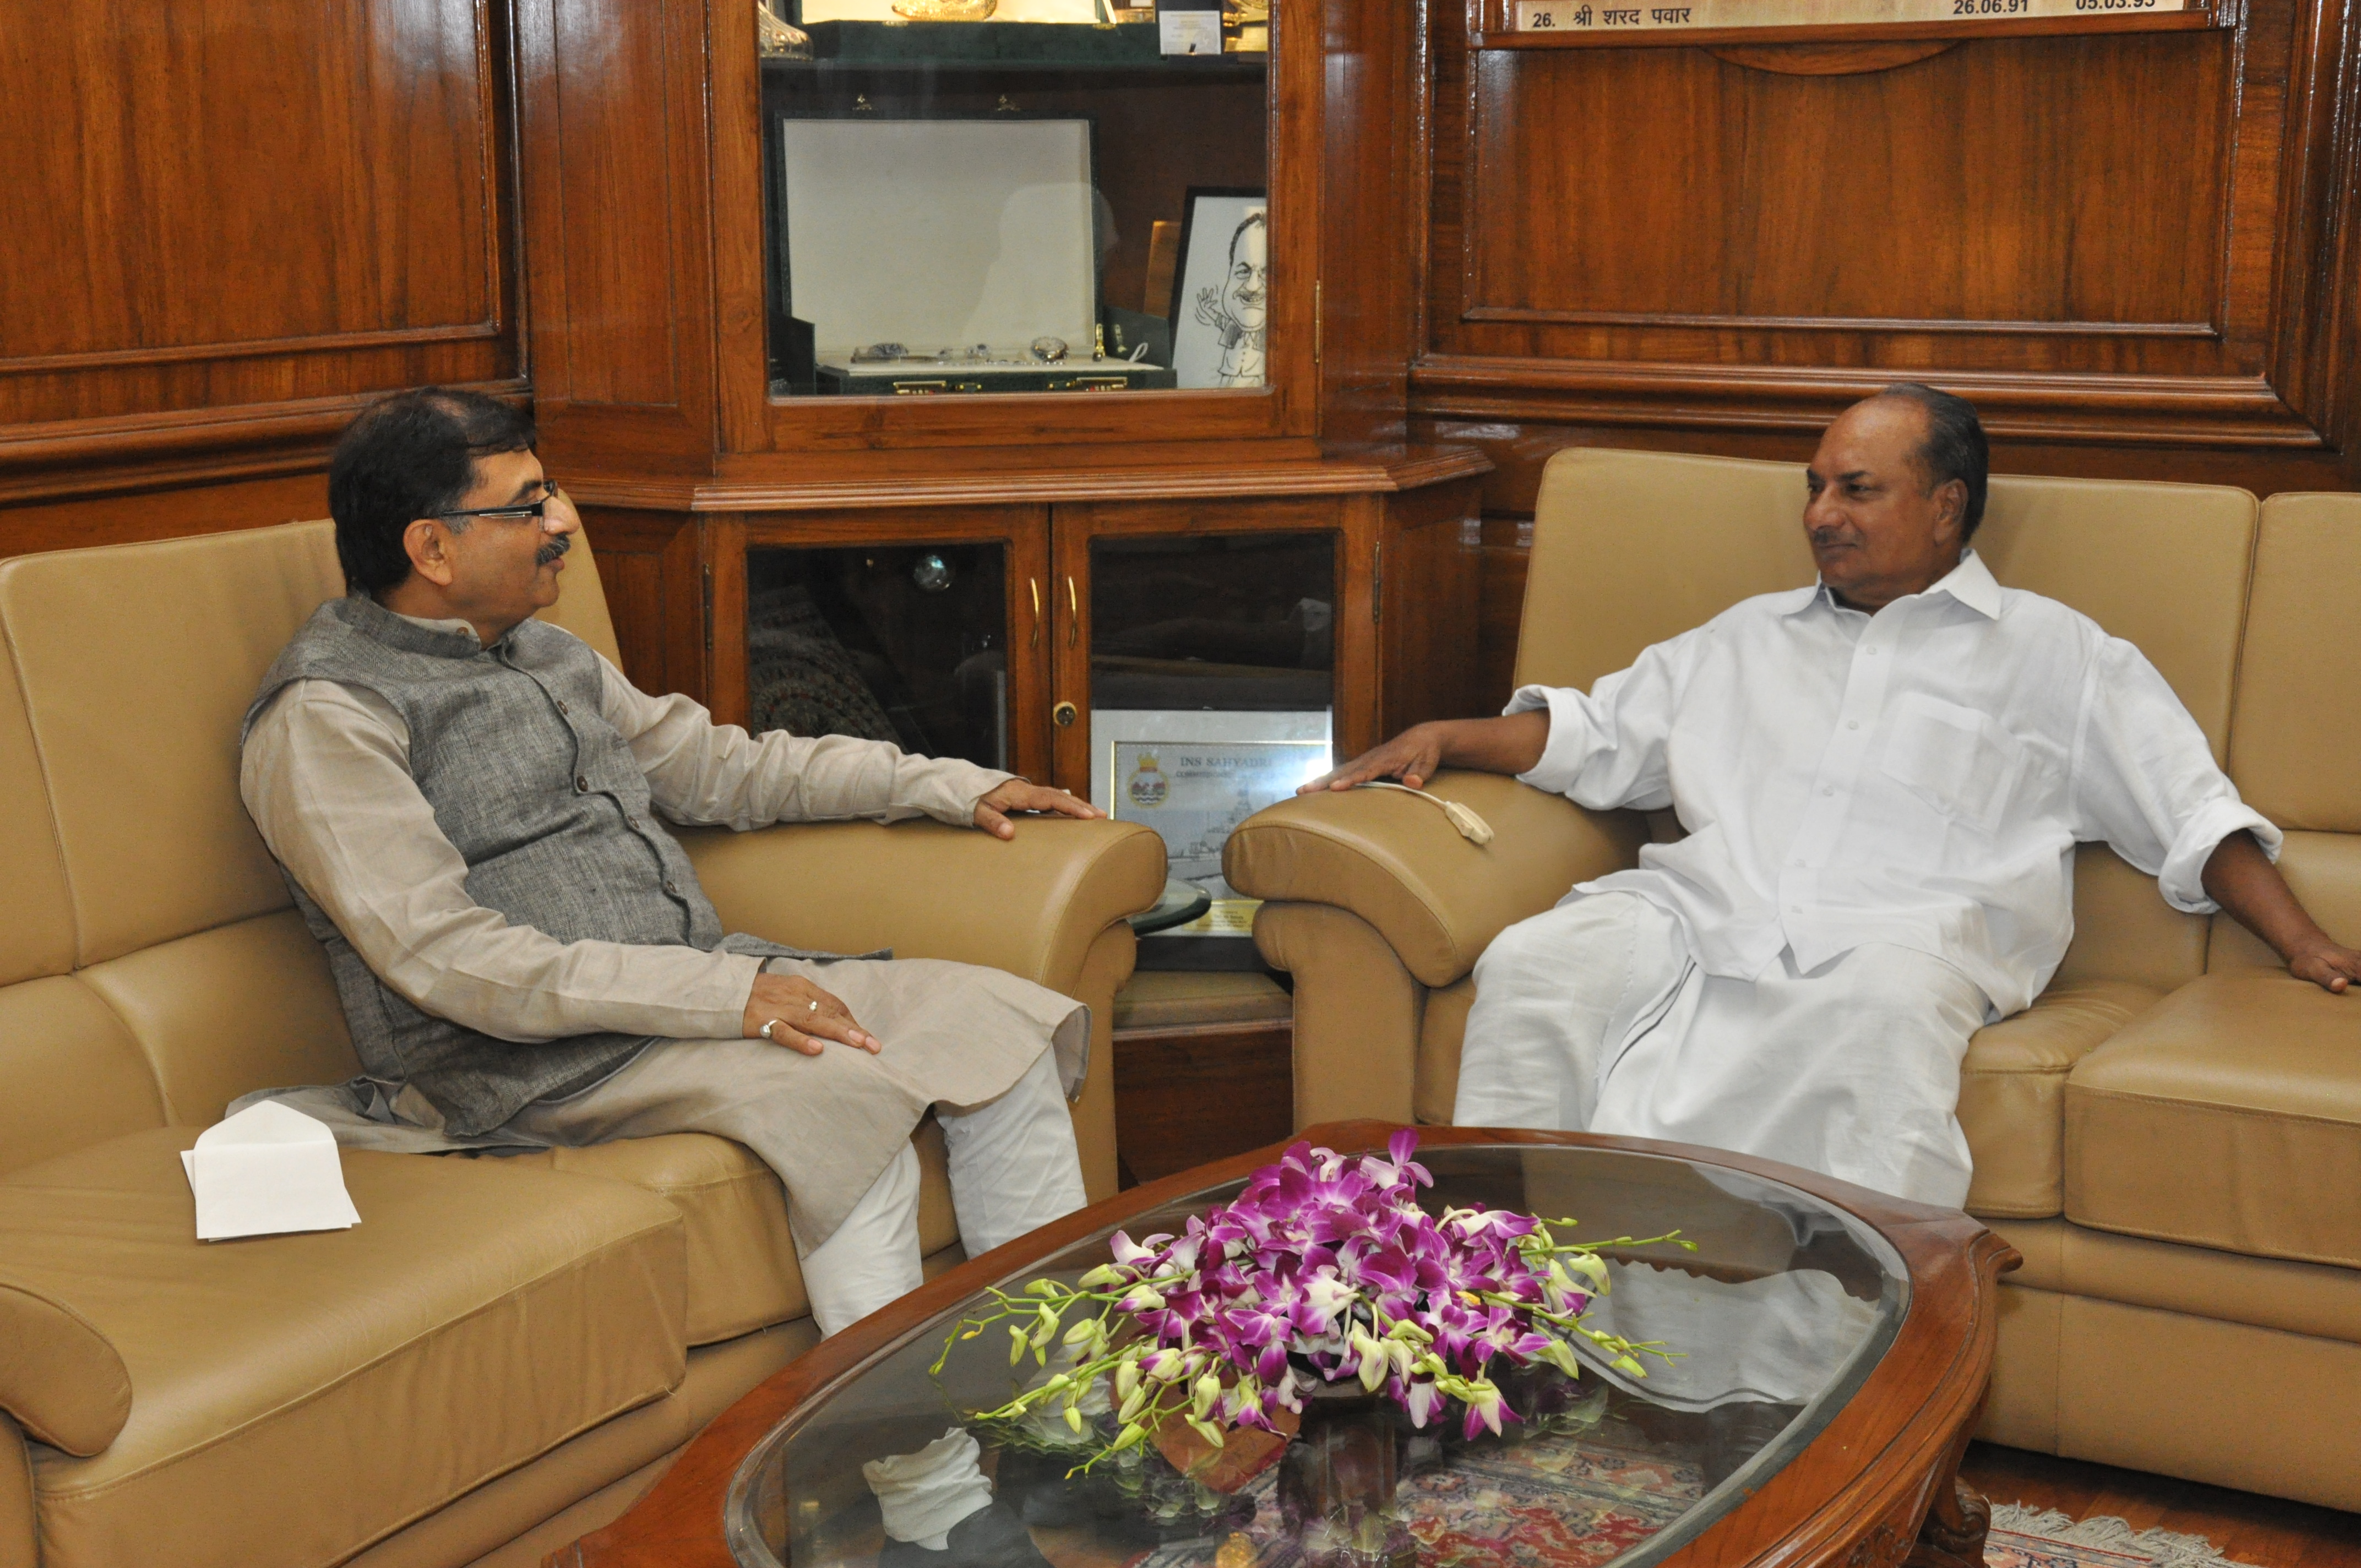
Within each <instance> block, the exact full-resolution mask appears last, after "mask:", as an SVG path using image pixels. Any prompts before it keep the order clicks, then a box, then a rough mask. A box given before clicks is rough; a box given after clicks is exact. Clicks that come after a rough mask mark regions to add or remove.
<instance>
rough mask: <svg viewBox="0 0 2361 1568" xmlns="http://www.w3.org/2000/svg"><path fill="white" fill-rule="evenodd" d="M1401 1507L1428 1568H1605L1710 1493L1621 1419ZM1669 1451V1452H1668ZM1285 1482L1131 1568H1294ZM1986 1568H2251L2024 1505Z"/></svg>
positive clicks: (1267, 1484) (1998, 1534) (1428, 1479)
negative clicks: (1237, 1522) (1216, 1533)
mask: <svg viewBox="0 0 2361 1568" xmlns="http://www.w3.org/2000/svg"><path fill="white" fill-rule="evenodd" d="M1421 1446H1422V1448H1423V1449H1424V1450H1425V1451H1426V1453H1425V1462H1424V1463H1418V1457H1417V1456H1416V1455H1414V1456H1413V1462H1412V1470H1411V1474H1410V1475H1407V1476H1406V1477H1405V1478H1404V1479H1403V1480H1402V1482H1401V1484H1400V1488H1399V1490H1398V1491H1397V1493H1396V1498H1397V1501H1398V1502H1399V1504H1400V1509H1401V1514H1402V1517H1403V1519H1404V1520H1405V1522H1406V1523H1407V1525H1408V1527H1409V1529H1410V1532H1411V1535H1413V1536H1415V1537H1416V1538H1417V1540H1418V1544H1419V1554H1418V1557H1419V1568H1600V1565H1601V1564H1603V1563H1608V1562H1609V1561H1611V1560H1612V1559H1614V1558H1616V1557H1619V1556H1620V1555H1622V1554H1623V1553H1624V1552H1628V1551H1630V1550H1631V1548H1632V1547H1634V1546H1637V1545H1639V1544H1640V1543H1641V1542H1642V1541H1646V1540H1647V1539H1648V1538H1649V1537H1650V1536H1652V1535H1653V1534H1655V1533H1656V1532H1657V1531H1658V1530H1662V1529H1664V1527H1665V1526H1666V1525H1668V1524H1670V1523H1671V1522H1672V1521H1673V1520H1674V1519H1677V1518H1679V1517H1680V1515H1681V1514H1682V1513H1683V1512H1684V1511H1685V1510H1686V1509H1687V1508H1689V1507H1690V1506H1691V1505H1692V1504H1694V1503H1695V1502H1696V1501H1697V1499H1698V1498H1699V1497H1702V1496H1704V1494H1705V1477H1704V1475H1703V1474H1702V1473H1701V1472H1700V1470H1699V1469H1698V1467H1697V1464H1695V1463H1694V1461H1693V1460H1691V1459H1688V1458H1686V1457H1684V1456H1682V1454H1681V1453H1679V1449H1680V1448H1681V1447H1682V1446H1683V1445H1666V1444H1664V1443H1662V1442H1654V1441H1651V1440H1650V1439H1649V1438H1648V1437H1647V1436H1646V1435H1643V1434H1642V1432H1641V1431H1638V1430H1636V1429H1634V1428H1632V1427H1631V1426H1628V1425H1626V1424H1624V1423H1623V1422H1621V1421H1620V1420H1614V1419H1612V1418H1610V1419H1609V1420H1604V1421H1601V1422H1599V1423H1598V1424H1597V1425H1595V1426H1592V1427H1590V1428H1588V1429H1587V1430H1584V1431H1561V1432H1553V1433H1549V1434H1546V1435H1543V1436H1539V1437H1535V1438H1533V1439H1532V1440H1529V1441H1525V1442H1510V1443H1500V1442H1477V1443H1471V1444H1466V1445H1464V1446H1463V1445H1460V1444H1456V1443H1455V1444H1452V1445H1450V1446H1448V1447H1446V1448H1442V1449H1440V1450H1437V1449H1436V1447H1435V1445H1433V1444H1432V1443H1427V1444H1422V1445H1421ZM1668 1446H1669V1447H1670V1448H1671V1450H1672V1451H1671V1452H1668ZM1274 1476H1275V1473H1273V1472H1266V1473H1265V1474H1264V1475H1261V1476H1259V1477H1257V1479H1256V1480H1255V1481H1254V1482H1253V1483H1252V1484H1251V1485H1250V1486H1248V1487H1247V1488H1246V1496H1248V1497H1252V1498H1254V1499H1255V1503H1256V1511H1255V1516H1254V1520H1253V1522H1252V1523H1251V1524H1250V1525H1248V1526H1247V1527H1246V1530H1245V1531H1244V1532H1243V1533H1244V1534H1245V1536H1246V1542H1245V1544H1246V1545H1247V1546H1248V1547H1250V1549H1251V1552H1250V1555H1249V1554H1247V1553H1243V1552H1239V1551H1238V1550H1237V1543H1235V1537H1232V1538H1228V1541H1229V1542H1230V1544H1229V1547H1228V1550H1227V1551H1224V1549H1223V1548H1224V1541H1220V1540H1210V1539H1209V1540H1200V1541H1172V1542H1170V1543H1168V1544H1166V1545H1163V1546H1159V1547H1157V1548H1156V1549H1154V1550H1153V1551H1150V1552H1143V1553H1141V1554H1139V1555H1138V1556H1137V1557H1136V1558H1134V1559H1133V1560H1132V1562H1131V1563H1130V1565H1129V1568H1214V1565H1215V1564H1216V1563H1217V1562H1218V1564H1219V1568H1235V1565H1237V1564H1239V1563H1241V1562H1242V1561H1243V1562H1245V1563H1252V1564H1253V1565H1254V1568H1297V1563H1298V1559H1299V1556H1300V1554H1299V1553H1298V1552H1297V1551H1296V1550H1295V1548H1294V1545H1293V1543H1292V1542H1291V1541H1290V1540H1289V1538H1288V1532H1287V1530H1286V1527H1285V1525H1284V1523H1283V1522H1282V1521H1281V1520H1280V1519H1279V1511H1278V1507H1277V1503H1276V1500H1275V1497H1274V1490H1275V1488H1274V1485H1273V1482H1274ZM1984 1563H1985V1568H2241V1565H2239V1564H2235V1563H2230V1562H2229V1561H2228V1560H2227V1559H2225V1558H2224V1557H2222V1556H2221V1555H2220V1554H2219V1553H2218V1552H2215V1551H2214V1549H2213V1545H2212V1543H2211V1542H2209V1541H2204V1540H2203V1539H2202V1538H2200V1537H2197V1536H2188V1535H2174V1534H2171V1533H2169V1532H2168V1531H2164V1530H2146V1531H2134V1530H2132V1529H2131V1528H2130V1527H2129V1526H2127V1525H2125V1523H2124V1521H2123V1520H2121V1519H2109V1518H2099V1519H2083V1520H2081V1521H2079V1522H2078V1521H2076V1520H2074V1519H2070V1518H2069V1517H2068V1516H2067V1515H2065V1514H2061V1513H2039V1512H2036V1511H2034V1510H2032V1509H2028V1508H2017V1507H2015V1505H2004V1506H2001V1507H1999V1508H1995V1509H1994V1510H1993V1531H1992V1535H1991V1537H1990V1540H1989V1541H1988V1543H1987V1544H1986V1546H1985V1549H1984Z"/></svg>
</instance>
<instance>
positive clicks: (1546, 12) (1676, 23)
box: [1483, 0, 2219, 46]
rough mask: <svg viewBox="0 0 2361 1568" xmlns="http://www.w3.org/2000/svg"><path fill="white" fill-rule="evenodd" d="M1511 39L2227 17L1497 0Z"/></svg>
mask: <svg viewBox="0 0 2361 1568" xmlns="http://www.w3.org/2000/svg"><path fill="white" fill-rule="evenodd" d="M1493 9H1494V16H1493V25H1494V26H1495V27H1499V28H1501V29H1502V30H1503V31H1504V32H1505V33H1506V34H1507V35H1509V36H1508V37H1507V38H1501V37H1498V36H1490V37H1487V38H1485V39H1484V40H1483V41H1484V42H1485V43H1486V44H1488V45H1497V44H1501V43H1510V44H1518V45H1526V46H1531V45H1532V44H1536V43H1544V42H1559V43H1569V44H1581V43H1611V44H1624V45H1630V44H1634V43H1686V42H1692V41H1695V42H1724V41H1739V40H1744V41H1748V42H1760V43H1781V42H1809V41H1812V40H1815V39H1827V40H1831V41H1838V40H1843V39H1848V38H1862V39H1868V38H1894V37H1918V38H1942V37H1953V38H1956V37H1972V36H1975V35H1977V34H1994V33H1999V34H2004V33H2014V32H2036V31H2037V32H2067V31H2081V30H2090V31H2117V30H2122V29H2125V28H2138V29H2145V28H2150V27H2165V28H2181V27H2213V26H2217V25H2219V19H2218V18H2217V17H2216V16H2215V14H2214V5H2213V0H1687V3H1686V4H1684V5H1656V4H1646V5H1642V4H1630V3H1623V4H1605V5H1602V4H1600V3H1599V0H1572V3H1568V0H1493Z"/></svg>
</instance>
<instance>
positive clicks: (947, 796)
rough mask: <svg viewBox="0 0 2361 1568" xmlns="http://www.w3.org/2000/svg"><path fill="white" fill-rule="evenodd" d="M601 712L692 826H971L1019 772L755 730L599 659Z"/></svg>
mask: <svg viewBox="0 0 2361 1568" xmlns="http://www.w3.org/2000/svg"><path fill="white" fill-rule="evenodd" d="M598 662H599V664H600V666H601V669H602V671H603V673H604V674H605V677H606V685H605V687H604V690H603V692H602V694H601V711H602V713H603V715H604V717H605V718H606V720H607V722H608V723H609V724H611V725H613V726H614V727H615V729H616V730H617V731H618V732H619V733H620V735H621V736H622V737H623V740H625V741H626V742H627V743H629V745H630V746H631V755H632V757H633V758H634V759H636V760H637V761H638V762H639V764H640V771H641V772H642V773H645V774H646V775H647V779H648V789H649V792H650V794H651V796H652V797H653V800H654V802H655V806H656V809H657V810H659V811H661V812H663V813H664V816H666V817H669V818H671V819H672V820H673V821H675V822H679V823H684V824H686V825H688V826H691V827H700V828H702V827H721V826H727V827H730V828H737V829H739V830H740V831H741V832H742V831H744V830H746V829H747V828H766V827H769V826H770V825H771V824H772V823H774V822H836V821H843V820H845V819H846V818H849V817H867V818H868V819H869V820H871V821H873V822H898V821H901V820H903V819H905V818H907V817H933V818H934V819H935V820H937V821H938V822H948V823H950V824H951V825H952V826H954V827H962V828H963V827H967V826H969V825H970V824H972V823H973V822H974V820H975V803H976V802H977V801H979V800H981V799H983V797H984V796H985V795H989V794H990V793H992V791H993V790H994V789H996V788H998V787H999V786H1000V785H1001V784H1005V782H1007V781H1008V780H1009V779H1010V778H1012V777H1014V776H1015V775H1014V774H1010V773H996V772H994V770H992V769H990V768H980V767H977V766H976V765H975V764H974V763H972V762H961V761H959V760H957V759H955V758H943V757H914V756H912V755H910V754H909V753H908V752H906V751H903V750H901V748H899V747H897V746H894V745H890V744H888V743H887V742H885V741H883V740H855V739H853V738H852V737H851V736H847V735H818V736H805V735H790V734H788V733H787V732H786V731H785V730H783V729H778V730H773V731H771V732H770V733H769V734H767V735H759V736H757V735H749V734H748V733H747V732H746V731H745V730H743V729H740V728H738V726H736V725H734V724H716V723H714V722H713V718H712V716H711V715H710V714H708V713H707V712H706V710H705V709H704V708H703V707H700V706H698V705H697V703H696V702H694V701H692V700H691V699H689V698H688V697H686V696H680V695H678V694H677V693H675V695H673V696H660V697H658V696H648V695H647V694H646V693H645V692H642V691H641V690H640V689H639V688H638V687H636V686H634V685H631V682H630V681H628V680H626V679H624V678H623V673H622V672H621V671H620V670H618V669H616V668H615V666H614V665H612V664H610V663H607V661H606V660H605V659H604V658H601V659H600V660H599V661H598Z"/></svg>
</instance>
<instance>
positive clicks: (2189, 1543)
mask: <svg viewBox="0 0 2361 1568" xmlns="http://www.w3.org/2000/svg"><path fill="white" fill-rule="evenodd" d="M1984 1568H2241V1565H2239V1564H2235V1563H2231V1562H2230V1560H2229V1559H2227V1558H2225V1557H2224V1556H2223V1555H2222V1554H2221V1553H2220V1552H2216V1551H2215V1550H2214V1549H2213V1542H2212V1541H2207V1540H2206V1539H2204V1538H2203V1537H2202V1536H2195V1535H2175V1534H2173V1533H2172V1532H2171V1531H2169V1530H2133V1529H2132V1527H2131V1526H2129V1525H2127V1524H2125V1522H2124V1521H2123V1520H2121V1519H2114V1518H2113V1517H2110V1516H2107V1515H2100V1516H2098V1517H2097V1518H2094V1519H2081V1520H2079V1521H2078V1520H2076V1519H2072V1518H2070V1517H2069V1516H2068V1515H2065V1514H2062V1513H2057V1512H2054V1511H2053V1512H2048V1513H2042V1512H2038V1511H2037V1510H2035V1509H2032V1508H2019V1507H2017V1506H2016V1505H2015V1504H2014V1503H2007V1504H2002V1505H2000V1506H1998V1507H1996V1508H1993V1529H1992V1534H1991V1536H1990V1537H1988V1538H1987V1539H1986V1541H1985V1542H1984Z"/></svg>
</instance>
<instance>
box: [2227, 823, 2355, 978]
mask: <svg viewBox="0 0 2361 1568" xmlns="http://www.w3.org/2000/svg"><path fill="white" fill-rule="evenodd" d="M2279 874H2280V875H2282V876H2284V877H2285V878H2287V884H2288V888H2289V890H2290V892H2292V893H2293V894H2295V895H2296V897H2297V899H2298V900H2300V901H2301V903H2302V905H2303V906H2304V908H2305V909H2306V910H2308V911H2310V912H2311V915H2312V918H2313V919H2315V920H2317V921H2319V922H2320V924H2321V927H2322V928H2323V929H2324V930H2325V931H2326V932H2327V933H2328V934H2329V935H2330V936H2331V937H2334V938H2335V939H2336V940H2338V941H2340V942H2342V943H2344V944H2345V946H2346V947H2348V948H2349V947H2355V946H2361V833H2300V832H2291V833H2290V834H2288V836H2287V841H2286V843H2284V844H2283V845H2281V846H2280V849H2279ZM2205 967H2206V968H2207V969H2208V970H2217V971H2218V970H2239V969H2248V970H2251V969H2268V970H2282V971H2284V970H2286V968H2287V963H2286V960H2284V959H2281V958H2280V957H2279V954H2277V953H2276V952H2273V951H2272V950H2271V948H2270V946H2269V944H2268V943H2266V942H2265V941H2264V940H2263V939H2262V938H2260V937H2257V936H2256V935H2255V934H2254V933H2253V932H2252V931H2249V930H2247V929H2246V927H2244V926H2241V925H2239V924H2238V923H2237V921H2235V920H2234V919H2232V918H2231V917H2230V916H2227V915H2216V916H2213V942H2212V944H2211V945H2210V946H2209V947H2208V948H2206V953H2205Z"/></svg>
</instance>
